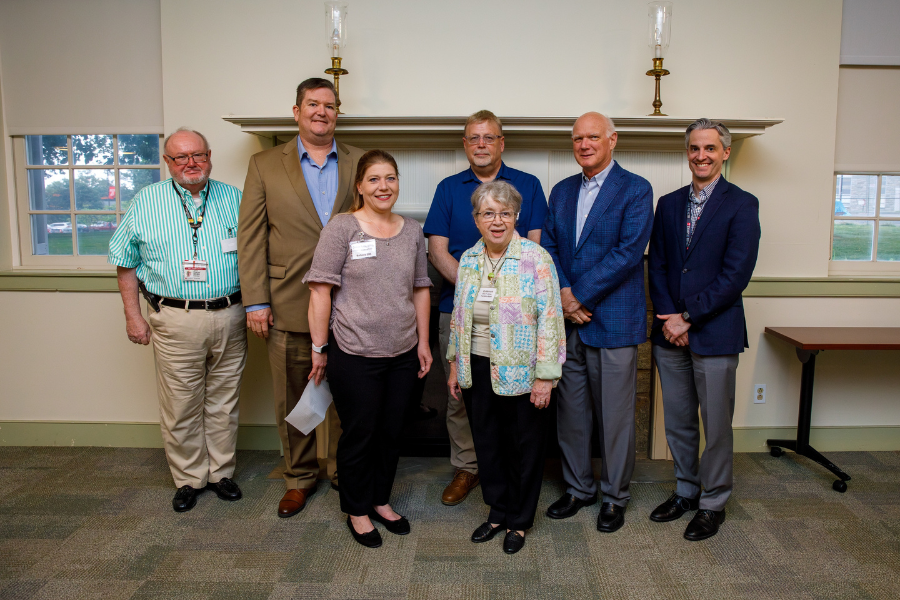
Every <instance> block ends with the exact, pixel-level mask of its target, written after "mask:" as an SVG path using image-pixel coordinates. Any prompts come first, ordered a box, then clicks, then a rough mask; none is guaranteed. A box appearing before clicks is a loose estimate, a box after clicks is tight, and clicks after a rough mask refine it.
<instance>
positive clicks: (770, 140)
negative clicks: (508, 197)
mask: <svg viewBox="0 0 900 600" xmlns="http://www.w3.org/2000/svg"><path fill="white" fill-rule="evenodd" d="M161 6H162V36H163V43H162V48H163V81H164V86H163V88H164V119H165V127H166V130H167V131H168V130H171V129H173V128H175V127H177V126H179V125H182V124H189V125H193V126H195V127H197V128H199V129H201V130H203V131H204V132H205V133H206V134H207V135H208V136H209V137H210V140H211V143H212V145H213V147H215V148H216V166H215V170H214V176H216V177H218V178H221V179H223V180H224V181H226V182H228V183H232V184H235V185H242V184H243V180H244V176H245V175H246V164H247V158H248V155H249V154H250V153H251V152H253V151H254V150H256V149H258V148H259V147H260V146H259V144H260V142H259V141H258V140H256V139H253V138H252V137H251V136H249V135H247V134H243V133H241V132H240V131H239V129H238V127H236V126H234V125H231V124H229V123H226V122H224V121H222V120H221V119H220V117H221V116H222V115H226V114H229V113H233V114H243V115H247V114H251V115H289V114H290V108H291V104H292V103H293V90H294V88H295V87H296V85H297V83H299V81H300V80H302V79H303V78H305V77H309V76H314V75H321V74H322V70H323V69H324V68H326V67H327V66H329V65H330V61H329V60H328V53H327V49H326V47H325V43H324V41H323V40H324V33H323V31H322V30H323V25H322V24H323V21H324V12H323V9H322V3H321V2H320V1H319V0H303V1H299V2H298V1H295V0H290V1H287V0H284V1H281V0H267V1H263V2H254V3H252V4H247V3H246V2H243V1H241V0H196V1H194V2H190V3H184V2H179V1H178V0H162V2H161ZM813 9H814V10H813ZM475 14H478V15H481V18H480V19H478V20H475V21H473V18H472V16H473V15H475ZM646 14H647V7H646V2H645V1H644V0H631V1H628V2H622V1H613V0H606V1H600V2H598V1H596V0H575V1H572V2H568V3H566V9H565V10H561V5H560V4H558V3H552V2H541V1H537V0H535V1H529V2H516V3H511V2H480V1H476V0H463V1H460V2H453V3H437V2H422V1H420V0H397V1H395V2H390V3H384V2H355V3H351V4H350V17H349V19H350V21H349V27H350V29H349V31H350V45H349V46H348V47H347V49H346V51H345V52H344V54H345V57H344V58H345V60H344V66H345V67H346V68H347V69H348V70H349V71H350V75H348V76H347V77H346V78H344V79H342V80H341V81H342V85H341V90H342V95H341V98H342V101H343V107H342V108H343V109H344V110H345V112H347V113H350V114H367V115H415V114H417V115H422V114H431V115H446V114H450V115H464V114H469V113H471V112H473V111H474V110H477V109H479V108H482V107H489V108H490V109H491V110H493V111H495V112H496V113H497V114H499V115H578V114H581V113H582V112H585V111H587V110H601V111H605V112H607V113H609V114H611V115H613V116H616V115H618V116H633V115H643V114H647V113H648V112H649V111H650V110H651V108H652V107H651V106H650V102H651V100H652V95H653V81H652V79H651V78H649V77H647V76H646V75H645V74H644V73H645V71H646V70H647V69H648V68H650V66H651V64H650V58H649V56H650V50H649V49H648V48H647V45H646V44H647V42H646V19H647V16H646ZM272 19H277V20H278V22H279V23H281V24H283V26H282V27H279V28H273V27H272ZM185 22H203V23H204V24H205V26H204V27H201V28H196V29H194V30H192V32H191V35H189V36H187V35H185V34H184V25H183V23H185ZM473 22H474V23H477V25H475V26H473ZM587 23H590V27H586V26H585V24H587ZM672 23H673V25H672V45H671V48H670V52H669V56H668V57H667V58H666V62H665V66H666V67H667V68H669V69H670V70H671V71H672V74H671V75H669V76H668V77H666V78H665V79H664V82H663V101H664V102H665V104H664V109H665V112H667V113H668V114H670V115H683V116H688V117H694V116H710V117H753V118H765V117H773V118H774V117H777V118H784V119H785V122H784V123H783V124H781V125H778V126H776V127H774V128H772V129H771V130H770V131H769V132H768V133H766V134H765V135H764V136H762V137H759V138H754V139H752V140H748V141H746V142H744V143H743V144H740V145H739V146H737V147H736V148H735V152H734V157H735V162H734V166H733V167H732V178H733V179H734V181H735V182H736V183H737V184H738V185H740V186H742V187H745V188H747V189H748V190H750V191H752V192H753V193H754V194H756V195H758V196H759V197H760V198H761V199H762V203H761V204H762V208H761V213H762V219H763V239H762V247H761V250H760V258H759V265H758V267H757V271H756V274H757V276H826V275H827V274H828V245H829V238H830V231H831V224H830V215H829V212H830V208H829V206H830V204H829V199H830V196H831V193H832V183H831V181H832V178H831V175H832V169H833V163H834V122H835V114H836V110H837V87H838V57H839V53H840V30H841V2H840V1H839V0H806V1H795V2H781V1H778V0H763V1H760V2H752V3H747V2H744V3H732V2H728V3H724V2H718V3H714V4H710V3H709V2H705V1H701V0H682V1H680V2H678V3H677V4H676V5H675V15H674V18H673V21H672ZM723 23H740V24H741V26H740V27H734V28H727V30H725V29H723V27H722V24H723ZM501 24H502V26H501ZM223 31H228V32H233V33H234V35H221V32H223ZM276 31H277V33H275V32H276ZM701 31H702V32H704V33H703V34H700V33H698V32H701ZM487 32H489V33H487ZM197 53H202V54H203V55H204V56H205V60H204V61H203V67H202V68H194V67H195V65H193V64H192V63H191V61H185V59H184V56H185V55H190V54H197ZM488 56H489V57H490V59H489V60H488V59H486V57H488ZM201 107H202V108H201ZM798 222H802V223H804V227H802V228H797V227H796V224H797V223H798Z"/></svg>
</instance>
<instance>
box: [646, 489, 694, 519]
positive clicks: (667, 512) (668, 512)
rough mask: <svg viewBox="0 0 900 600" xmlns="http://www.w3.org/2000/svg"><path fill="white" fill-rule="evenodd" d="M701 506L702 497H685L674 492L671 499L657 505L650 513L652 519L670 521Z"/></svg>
mask: <svg viewBox="0 0 900 600" xmlns="http://www.w3.org/2000/svg"><path fill="white" fill-rule="evenodd" d="M698 508H700V498H699V497H698V498H685V497H684V496H679V495H678V494H675V493H673V494H672V495H671V496H669V499H668V500H666V501H665V502H663V503H662V504H660V505H659V506H657V507H656V508H655V509H654V510H653V512H652V513H650V520H651V521H656V522H657V523H668V522H669V521H675V520H676V519H680V518H681V516H682V515H683V514H684V513H686V512H688V511H692V510H697V509H698Z"/></svg>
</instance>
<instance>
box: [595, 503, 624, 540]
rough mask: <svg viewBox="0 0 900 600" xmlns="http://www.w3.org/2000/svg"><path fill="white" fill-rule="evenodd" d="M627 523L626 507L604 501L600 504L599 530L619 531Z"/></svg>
mask: <svg viewBox="0 0 900 600" xmlns="http://www.w3.org/2000/svg"><path fill="white" fill-rule="evenodd" d="M624 524H625V507H624V506H619V505H618V504H613V503H612V502H604V503H603V504H601V505H600V514H599V515H597V531H602V532H603V533H612V532H613V531H618V529H619V528H620V527H622V525H624Z"/></svg>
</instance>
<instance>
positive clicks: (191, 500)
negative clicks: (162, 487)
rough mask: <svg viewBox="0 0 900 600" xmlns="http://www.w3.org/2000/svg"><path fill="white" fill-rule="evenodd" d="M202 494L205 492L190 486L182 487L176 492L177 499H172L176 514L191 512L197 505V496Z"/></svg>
mask: <svg viewBox="0 0 900 600" xmlns="http://www.w3.org/2000/svg"><path fill="white" fill-rule="evenodd" d="M202 492H203V490H198V489H194V488H192V487H191V486H189V485H183V486H181V487H180V488H178V491H177V492H175V497H174V498H172V508H174V509H175V512H187V511H189V510H191V509H192V508H194V505H195V504H197V496H198V495H199V494H200V493H202Z"/></svg>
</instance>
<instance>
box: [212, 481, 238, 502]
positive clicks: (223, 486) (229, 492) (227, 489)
mask: <svg viewBox="0 0 900 600" xmlns="http://www.w3.org/2000/svg"><path fill="white" fill-rule="evenodd" d="M206 489H208V490H212V491H214V492H215V493H216V496H218V497H219V498H221V499H222V500H229V501H231V502H234V501H235V500H240V499H241V496H242V494H241V488H239V487H238V484H236V483H235V482H234V481H232V480H231V479H229V478H227V477H223V478H222V479H220V480H219V481H217V482H215V483H207V484H206Z"/></svg>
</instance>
